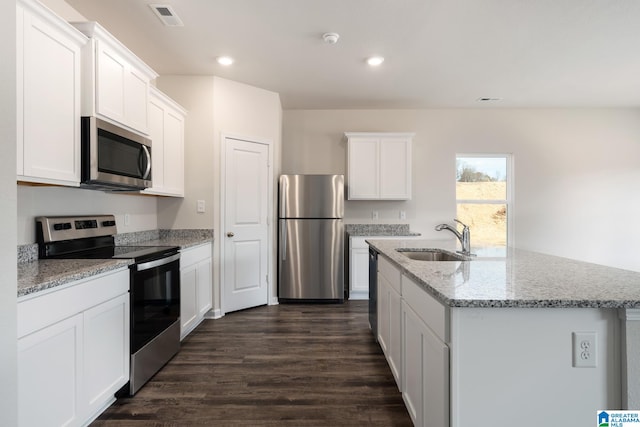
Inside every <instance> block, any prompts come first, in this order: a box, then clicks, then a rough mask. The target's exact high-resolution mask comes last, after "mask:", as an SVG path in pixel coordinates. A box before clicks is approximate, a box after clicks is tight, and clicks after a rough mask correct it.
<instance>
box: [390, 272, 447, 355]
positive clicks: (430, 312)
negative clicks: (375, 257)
mask: <svg viewBox="0 0 640 427" xmlns="http://www.w3.org/2000/svg"><path fill="white" fill-rule="evenodd" d="M402 299H403V300H404V301H406V303H407V305H409V306H410V307H411V308H412V309H413V311H415V312H416V314H417V315H418V316H420V318H421V319H422V320H423V321H424V323H426V324H427V326H428V327H429V329H431V330H432V331H433V333H434V334H435V335H436V336H437V337H438V338H440V339H441V340H442V341H443V342H445V343H448V342H449V322H448V317H449V307H446V306H444V305H443V304H442V303H440V302H439V301H438V300H436V299H435V298H434V297H432V296H431V295H429V293H427V291H425V290H424V289H423V288H422V287H420V286H419V285H418V284H416V283H415V282H414V281H413V280H411V279H409V278H408V277H406V276H402Z"/></svg>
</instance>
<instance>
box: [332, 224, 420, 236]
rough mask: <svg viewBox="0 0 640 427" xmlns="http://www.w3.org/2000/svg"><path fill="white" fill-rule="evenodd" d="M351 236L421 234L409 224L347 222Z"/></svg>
mask: <svg viewBox="0 0 640 427" xmlns="http://www.w3.org/2000/svg"><path fill="white" fill-rule="evenodd" d="M344 229H345V231H346V232H347V234H348V235H349V236H356V237H358V236H362V237H369V236H398V237H406V236H420V233H415V232H413V231H411V230H410V229H409V224H345V225H344Z"/></svg>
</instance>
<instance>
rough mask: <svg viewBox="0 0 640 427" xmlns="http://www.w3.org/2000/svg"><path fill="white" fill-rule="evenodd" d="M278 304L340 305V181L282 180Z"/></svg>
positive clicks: (294, 177) (335, 178) (286, 177)
mask: <svg viewBox="0 0 640 427" xmlns="http://www.w3.org/2000/svg"><path fill="white" fill-rule="evenodd" d="M278 194H279V200H278V217H279V219H278V236H279V237H278V260H279V261H278V299H279V301H280V302H297V301H310V302H343V301H344V225H343V223H342V217H343V215H344V176H343V175H282V176H281V177H280V185H279V193H278Z"/></svg>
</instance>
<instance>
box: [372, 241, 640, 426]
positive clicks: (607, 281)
mask: <svg viewBox="0 0 640 427" xmlns="http://www.w3.org/2000/svg"><path fill="white" fill-rule="evenodd" d="M369 244H370V245H371V246H372V247H374V248H375V249H376V250H377V251H378V253H379V254H380V255H379V257H378V295H379V302H378V319H379V320H378V330H379V333H378V337H377V338H378V341H379V342H380V345H381V347H382V349H383V351H384V352H385V355H386V356H387V360H388V361H389V364H390V366H391V369H392V372H394V375H396V380H397V382H398V386H399V388H400V390H401V391H402V393H403V398H404V400H405V403H406V405H407V409H408V411H409V414H410V415H411V417H412V419H413V421H414V424H416V425H424V426H452V427H467V426H470V427H473V426H513V425H517V426H520V427H528V426H531V427H533V426H540V425H570V426H582V425H593V424H594V422H595V421H596V413H597V411H598V410H602V409H626V408H630V409H638V407H640V400H639V396H638V394H637V393H638V389H639V387H640V378H639V377H638V369H639V368H640V367H639V366H638V356H637V354H638V348H639V347H640V343H639V342H638V331H639V330H640V326H639V324H640V320H638V319H640V316H639V312H640V309H639V307H640V273H637V272H632V271H626V270H620V269H615V268H609V267H604V266H600V265H594V264H589V263H584V262H579V261H574V260H570V259H566V258H560V257H554V256H549V255H543V254H539V253H533V252H528V251H521V250H516V249H507V250H506V251H505V252H506V253H504V256H492V257H483V256H482V255H483V254H487V253H489V252H491V251H490V250H488V249H486V248H473V249H474V250H473V252H478V254H479V256H478V257H475V258H474V259H473V260H471V261H444V262H433V261H419V260H413V259H410V258H408V257H406V256H405V255H403V254H402V253H400V252H398V251H396V249H397V248H402V247H405V248H407V247H408V248H444V249H453V248H454V247H453V246H452V245H451V244H449V245H447V244H446V243H444V244H443V241H425V240H420V241H415V240H411V241H403V240H373V239H372V240H370V241H369ZM447 246H448V247H447ZM634 337H635V338H634ZM585 347H586V348H585Z"/></svg>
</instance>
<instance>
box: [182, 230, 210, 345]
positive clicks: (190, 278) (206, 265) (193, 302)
mask: <svg viewBox="0 0 640 427" xmlns="http://www.w3.org/2000/svg"><path fill="white" fill-rule="evenodd" d="M211 274H212V272H211V244H210V243H206V244H204V245H199V246H196V247H193V248H188V249H184V250H183V251H182V253H181V257H180V338H181V339H183V338H184V337H186V336H187V335H188V334H189V333H190V332H191V331H193V330H194V329H195V327H196V326H198V325H199V324H200V322H202V320H203V319H204V316H205V314H206V313H207V312H208V311H209V310H210V309H211V307H212V298H211V291H212V281H211Z"/></svg>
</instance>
